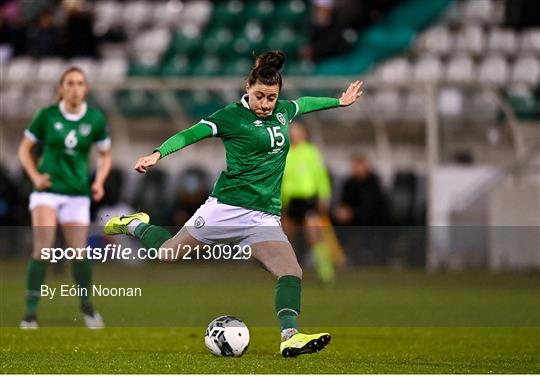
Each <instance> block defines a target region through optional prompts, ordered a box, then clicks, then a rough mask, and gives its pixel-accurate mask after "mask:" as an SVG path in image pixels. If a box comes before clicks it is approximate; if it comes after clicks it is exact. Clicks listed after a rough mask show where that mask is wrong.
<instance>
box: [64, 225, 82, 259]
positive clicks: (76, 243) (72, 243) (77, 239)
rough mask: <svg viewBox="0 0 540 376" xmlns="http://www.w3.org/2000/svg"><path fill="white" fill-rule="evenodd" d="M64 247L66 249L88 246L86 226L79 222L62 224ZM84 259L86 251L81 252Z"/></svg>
mask: <svg viewBox="0 0 540 376" xmlns="http://www.w3.org/2000/svg"><path fill="white" fill-rule="evenodd" d="M61 228H62V234H63V235H64V246H65V247H66V248H86V246H87V245H88V224H86V223H79V222H67V223H62V225H61ZM81 255H82V257H85V255H86V251H83V252H81Z"/></svg>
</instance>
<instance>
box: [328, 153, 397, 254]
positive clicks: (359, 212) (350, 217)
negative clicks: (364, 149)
mask: <svg viewBox="0 0 540 376" xmlns="http://www.w3.org/2000/svg"><path fill="white" fill-rule="evenodd" d="M333 219H334V222H335V223H336V224H338V225H341V226H347V227H344V228H341V229H338V233H339V234H340V237H341V238H342V241H343V243H344V245H345V247H344V248H345V249H348V250H349V251H350V252H351V253H350V259H351V260H352V261H353V262H355V263H358V264H382V263H384V262H385V260H386V252H385V249H384V247H383V246H382V241H383V239H384V227H380V226H384V225H385V224H386V223H387V201H386V197H385V194H384V192H383V190H382V187H381V184H380V182H379V177H378V176H377V175H376V173H375V172H374V171H373V169H372V167H371V165H370V163H369V161H368V159H367V158H366V157H365V156H364V155H361V154H357V155H354V156H353V157H352V159H351V176H350V177H349V178H347V180H346V181H345V183H344V185H343V188H342V190H341V194H340V198H339V202H338V205H337V206H336V207H335V208H334V210H333ZM376 226H379V227H376Z"/></svg>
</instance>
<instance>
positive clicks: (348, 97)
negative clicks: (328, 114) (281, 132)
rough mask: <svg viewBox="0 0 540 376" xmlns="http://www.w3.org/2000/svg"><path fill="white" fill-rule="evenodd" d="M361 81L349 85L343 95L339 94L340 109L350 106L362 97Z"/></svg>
mask: <svg viewBox="0 0 540 376" xmlns="http://www.w3.org/2000/svg"><path fill="white" fill-rule="evenodd" d="M363 83H364V82H363V81H359V80H356V81H354V82H353V83H351V84H350V85H349V87H348V88H347V90H345V91H344V92H343V93H341V97H340V98H339V105H340V106H341V107H345V106H350V105H351V104H353V103H354V102H356V100H357V99H358V98H360V97H361V96H362V90H360V89H361V88H362V84H363Z"/></svg>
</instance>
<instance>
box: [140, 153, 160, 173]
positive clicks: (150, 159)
mask: <svg viewBox="0 0 540 376" xmlns="http://www.w3.org/2000/svg"><path fill="white" fill-rule="evenodd" d="M160 157H161V154H159V152H157V151H156V152H155V153H153V154H150V155H147V156H145V157H141V158H139V160H138V161H137V164H136V165H135V170H136V171H137V172H140V173H141V174H144V173H145V172H146V169H147V168H148V167H152V166H153V165H155V164H156V163H157V161H159V158H160Z"/></svg>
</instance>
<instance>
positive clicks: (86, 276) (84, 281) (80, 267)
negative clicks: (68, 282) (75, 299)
mask: <svg viewBox="0 0 540 376" xmlns="http://www.w3.org/2000/svg"><path fill="white" fill-rule="evenodd" d="M72 268H73V279H74V280H75V283H76V284H78V285H79V286H80V287H84V288H85V289H84V290H82V289H81V291H83V292H88V291H90V285H91V284H92V263H91V262H90V260H88V259H85V260H83V261H81V262H75V261H74V262H73V263H72ZM80 298H81V304H86V303H88V302H89V301H90V298H89V297H88V294H81V297H80Z"/></svg>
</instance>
